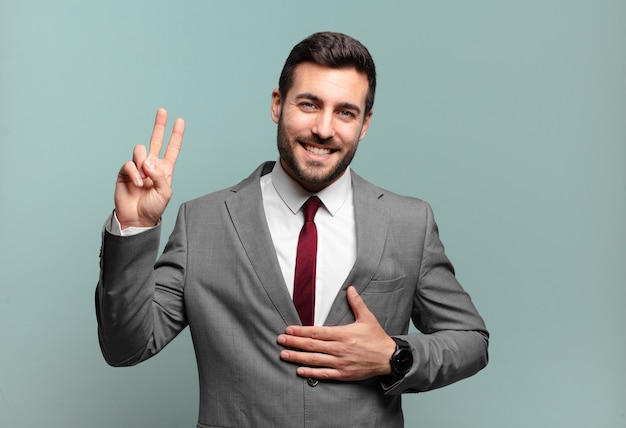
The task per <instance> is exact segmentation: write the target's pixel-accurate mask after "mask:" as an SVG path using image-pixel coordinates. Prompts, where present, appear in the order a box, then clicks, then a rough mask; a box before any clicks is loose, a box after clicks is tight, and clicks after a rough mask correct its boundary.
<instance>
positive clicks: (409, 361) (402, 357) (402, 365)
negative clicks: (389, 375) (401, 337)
mask: <svg viewBox="0 0 626 428" xmlns="http://www.w3.org/2000/svg"><path fill="white" fill-rule="evenodd" d="M393 361H394V365H393V366H394V367H393V368H394V370H395V371H396V372H397V373H400V374H405V373H407V372H408V371H409V370H411V366H412V365H413V354H411V351H408V350H406V349H400V350H399V351H398V352H397V353H396V355H394V358H393Z"/></svg>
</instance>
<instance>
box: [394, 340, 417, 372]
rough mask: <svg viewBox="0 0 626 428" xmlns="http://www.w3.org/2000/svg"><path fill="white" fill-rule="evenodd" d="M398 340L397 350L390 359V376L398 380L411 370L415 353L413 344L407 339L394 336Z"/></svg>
mask: <svg viewBox="0 0 626 428" xmlns="http://www.w3.org/2000/svg"><path fill="white" fill-rule="evenodd" d="M392 339H393V340H394V342H396V350H395V352H394V353H393V355H392V356H391V359H390V360H389V364H390V365H391V373H390V374H389V377H390V378H391V379H393V380H394V381H398V380H400V379H402V378H404V375H405V374H407V373H408V372H409V370H411V367H412V366H413V354H412V353H411V346H410V345H409V342H407V341H406V340H402V339H398V338H397V337H392Z"/></svg>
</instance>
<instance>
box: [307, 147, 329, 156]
mask: <svg viewBox="0 0 626 428" xmlns="http://www.w3.org/2000/svg"><path fill="white" fill-rule="evenodd" d="M302 147H304V150H306V151H307V152H309V153H312V154H314V155H317V156H328V155H330V154H331V153H332V152H333V150H331V149H329V148H326V147H317V146H311V145H310V144H302Z"/></svg>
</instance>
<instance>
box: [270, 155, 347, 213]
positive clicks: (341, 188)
mask: <svg viewBox="0 0 626 428" xmlns="http://www.w3.org/2000/svg"><path fill="white" fill-rule="evenodd" d="M271 179H272V185H273V186H274V189H276V192H277V193H278V195H279V196H280V198H281V199H282V200H283V202H284V203H285V205H287V206H288V207H289V209H290V210H291V211H292V212H293V213H294V214H295V213H297V212H298V211H300V208H302V205H304V203H305V202H306V201H307V199H309V197H311V196H313V195H316V196H317V197H318V198H320V200H321V201H322V204H324V206H325V207H326V209H327V210H328V212H330V214H331V215H333V216H334V215H335V214H336V213H337V211H339V209H340V208H341V206H342V205H343V204H344V202H345V201H346V200H347V199H348V197H349V196H350V195H351V194H352V175H351V174H350V167H348V168H346V170H345V171H344V172H343V174H342V175H341V176H340V177H339V178H338V179H337V180H336V181H335V182H334V183H332V184H331V185H330V186H328V187H326V188H324V189H322V190H321V191H320V192H318V193H314V194H311V193H309V192H307V191H306V190H304V189H303V188H302V186H300V184H298V183H297V182H296V181H295V180H294V179H293V178H291V177H290V176H289V175H288V174H287V172H285V170H284V169H283V166H282V165H281V163H280V159H279V160H278V161H276V165H274V169H273V170H272V172H271Z"/></svg>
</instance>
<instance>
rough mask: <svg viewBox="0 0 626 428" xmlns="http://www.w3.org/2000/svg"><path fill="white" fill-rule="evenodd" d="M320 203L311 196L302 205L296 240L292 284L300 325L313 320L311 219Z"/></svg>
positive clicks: (314, 246)
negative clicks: (294, 271) (302, 215)
mask: <svg viewBox="0 0 626 428" xmlns="http://www.w3.org/2000/svg"><path fill="white" fill-rule="evenodd" d="M321 204H322V202H321V201H320V200H319V198H318V197H317V196H311V197H310V198H309V200H308V201H306V202H305V203H304V206H303V207H302V212H303V213H304V225H303V226H302V230H301V231H300V238H299V239H298V252H297V254H296V275H295V277H294V282H293V303H294V305H295V306H296V309H297V310H298V314H299V315H300V321H302V325H313V320H314V319H315V265H316V260H317V228H316V227H315V223H314V222H313V219H314V218H315V213H316V212H317V209H318V208H319V207H320V205H321Z"/></svg>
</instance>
